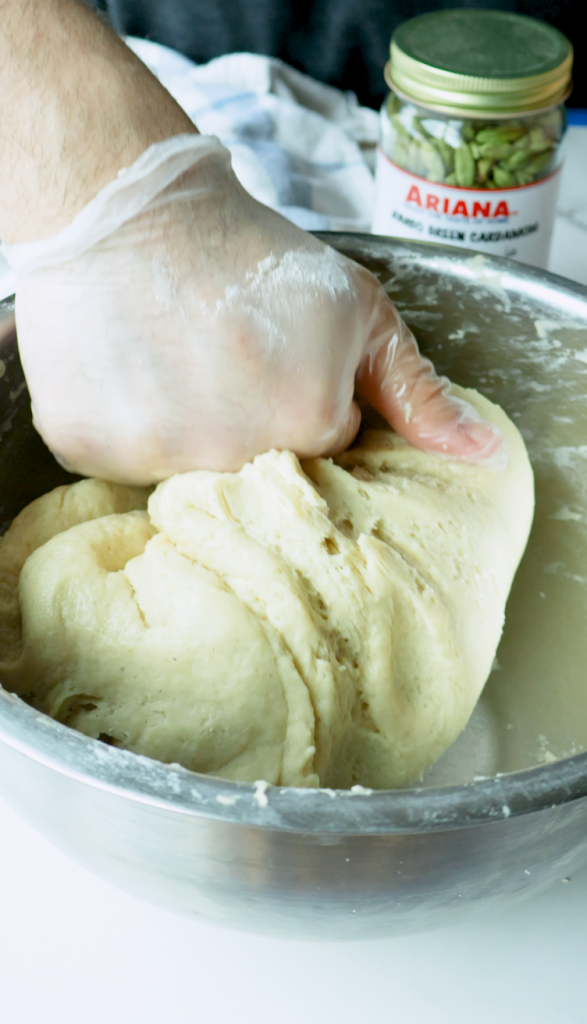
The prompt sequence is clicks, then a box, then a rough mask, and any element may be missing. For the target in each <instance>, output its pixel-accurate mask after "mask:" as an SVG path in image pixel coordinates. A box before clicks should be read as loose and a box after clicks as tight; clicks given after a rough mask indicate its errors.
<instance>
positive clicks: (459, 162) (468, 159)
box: [455, 142, 475, 188]
mask: <svg viewBox="0 0 587 1024" xmlns="http://www.w3.org/2000/svg"><path fill="white" fill-rule="evenodd" d="M455 174H456V178H457V185H460V186H461V188H470V187H471V185H472V184H473V182H474V181H475V161H474V159H473V154H472V153H471V150H470V148H469V146H468V145H467V143H466V142H462V143H461V145H460V146H459V148H458V149H457V151H456V153H455Z"/></svg>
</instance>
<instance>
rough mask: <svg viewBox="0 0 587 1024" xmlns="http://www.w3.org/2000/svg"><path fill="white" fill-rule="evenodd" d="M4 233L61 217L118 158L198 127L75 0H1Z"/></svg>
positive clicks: (62, 220) (24, 235)
mask: <svg viewBox="0 0 587 1024" xmlns="http://www.w3.org/2000/svg"><path fill="white" fill-rule="evenodd" d="M0 95H1V96H3V97H4V102H3V113H2V118H1V119H0V238H1V239H2V240H3V241H5V242H10V243H13V242H24V241H29V240H33V239H39V238H44V237H46V236H48V235H51V234H53V233H54V232H56V231H59V230H60V229H61V228H63V227H65V225H66V224H68V223H69V222H70V221H71V220H72V218H73V217H74V216H75V215H76V214H77V213H78V212H79V211H80V210H81V209H82V208H83V206H85V204H86V203H87V202H89V200H90V199H92V198H93V197H94V196H95V195H96V194H97V192H98V191H99V190H100V189H101V188H102V187H103V186H104V185H106V184H107V183H108V182H109V181H111V180H112V179H113V178H114V177H115V176H116V174H117V173H118V171H119V169H120V168H121V167H126V166H128V165H129V164H130V163H132V162H133V161H134V160H136V159H137V158H138V157H139V156H140V154H141V153H142V152H144V150H145V149H146V148H147V147H148V146H150V145H152V144H153V143H155V142H160V141H161V140H162V139H165V138H168V137H169V136H172V135H177V134H180V133H182V132H190V131H192V132H195V131H196V129H195V127H194V125H193V124H192V122H191V121H190V120H189V118H188V117H187V115H186V114H185V113H184V112H183V111H182V110H181V108H180V107H179V106H178V104H177V103H176V102H175V100H174V99H172V97H171V96H170V95H169V93H168V92H166V90H165V89H164V88H163V87H162V86H161V85H160V83H159V82H158V81H157V80H156V79H155V78H154V77H153V75H152V74H151V73H150V71H148V70H147V68H145V66H144V65H143V64H142V63H141V62H140V61H139V60H138V58H136V57H135V55H134V54H133V53H132V52H131V51H130V50H129V49H128V47H126V46H125V45H124V43H123V42H122V41H121V40H120V39H118V37H117V36H116V35H115V34H114V33H113V32H112V31H111V30H110V29H109V28H108V26H107V25H105V24H103V22H101V21H100V19H99V18H97V17H96V16H95V15H94V14H92V12H91V11H89V10H87V8H85V7H84V6H83V5H82V4H81V3H79V2H78V0H0Z"/></svg>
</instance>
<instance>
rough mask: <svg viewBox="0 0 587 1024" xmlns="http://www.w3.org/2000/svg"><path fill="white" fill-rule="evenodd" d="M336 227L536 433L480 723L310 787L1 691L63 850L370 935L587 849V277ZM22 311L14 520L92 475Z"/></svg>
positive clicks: (18, 765)
mask: <svg viewBox="0 0 587 1024" xmlns="http://www.w3.org/2000/svg"><path fill="white" fill-rule="evenodd" d="M324 237H325V239H326V240H327V241H329V242H330V244H332V245H334V246H335V247H336V248H339V249H341V251H343V252H345V253H347V254H348V255H350V256H352V257H353V258H354V259H357V260H358V261H360V262H362V263H365V264H366V265H367V266H369V267H370V268H371V269H373V270H374V271H375V272H376V273H377V274H378V275H379V276H380V278H381V279H382V280H383V281H384V283H386V287H387V288H388V290H389V292H390V294H391V296H392V298H393V299H394V300H395V301H396V302H397V303H398V305H400V307H401V308H402V310H403V312H404V316H405V317H406V319H407V320H408V322H409V323H410V324H411V325H412V327H413V328H414V330H415V332H416V334H417V336H418V337H419V339H420V341H421V345H422V347H423V349H424V350H425V351H427V352H428V353H429V354H430V355H431V357H432V358H433V359H434V361H435V362H436V364H437V365H439V366H440V368H441V369H442V370H444V371H447V372H449V373H450V374H451V375H452V376H453V377H454V378H455V379H456V380H458V381H459V382H460V383H463V384H466V385H476V386H478V387H479V388H480V390H483V391H485V392H486V393H487V394H488V395H489V397H491V398H493V399H495V400H496V401H499V402H501V404H503V405H504V407H505V408H506V409H507V411H508V412H509V413H510V414H511V415H513V416H514V418H515V419H516V421H517V422H518V423H519V425H520V426H521V428H522V430H523V432H524V436H525V437H526V439H527V443H528V445H529V449H530V452H531V455H532V458H533V462H534V466H535V471H536V478H537V516H536V523H535V528H534V530H533V534H532V538H531V541H530V544H529V547H528V551H527V554H526V556H525V558H524V560H523V563H522V566H521V569H520V572H519V573H518V576H517V578H516V583H515V585H514V589H513V592H512V596H511V599H510V603H509V606H508V616H507V625H506V630H505V633H504V638H503V641H502V644H501V647H500V650H499V652H498V662H499V664H498V665H496V671H495V672H493V673H492V675H491V677H490V681H489V683H488V685H487V687H486V690H485V694H484V697H483V700H482V706H481V707H482V715H481V719H479V717H477V719H476V722H477V724H476V725H475V723H473V726H472V727H471V728H469V729H468V730H467V731H466V732H465V734H464V737H463V740H462V741H460V743H459V742H458V743H457V745H455V748H454V749H453V750H452V751H450V752H449V753H448V754H447V755H445V758H443V759H442V760H441V762H440V764H439V767H438V769H436V771H435V772H432V773H431V774H430V776H429V777H428V778H427V779H425V780H424V781H423V783H422V785H421V786H419V787H418V788H413V789H409V790H402V791H393V792H373V793H369V792H361V791H356V792H341V791H339V792H334V791H326V790H316V791H311V790H310V791H308V790H296V789H280V788H271V787H269V788H266V787H265V786H264V784H257V785H256V786H251V785H246V784H239V783H230V782H225V781H221V780H218V779H214V778H208V777H205V776H200V775H195V774H193V773H190V772H188V771H186V770H184V769H182V768H180V767H178V766H173V765H172V766H168V765H163V764H160V763H158V762H155V761H151V760H149V759H146V758H140V757H137V756H135V755H134V754H131V753H127V752H125V751H121V750H117V749H115V748H113V747H109V746H106V745H104V744H103V743H100V742H98V741H94V740H90V739H88V738H87V737H85V736H82V735H80V734H78V733H76V732H74V731H72V730H70V729H68V728H66V727H65V726H62V725H60V724H58V723H56V722H53V721H52V720H51V719H49V718H47V717H45V716H44V715H41V714H39V713H38V712H36V711H35V710H34V709H32V708H30V707H29V706H27V705H26V704H24V703H23V702H22V701H21V700H19V699H18V698H16V697H14V696H13V695H11V694H9V693H6V692H5V691H1V690H0V785H1V788H2V791H3V793H4V795H5V796H6V798H7V799H8V800H9V801H10V802H11V803H12V805H13V806H14V807H15V808H16V809H17V810H18V811H19V812H20V813H21V814H22V815H23V816H24V817H25V818H27V819H28V821H29V822H31V824H33V825H34V826H35V827H36V828H37V829H38V830H39V831H40V832H41V833H43V835H45V836H46V837H47V838H48V839H50V840H51V841H52V842H53V843H55V845H56V846H58V847H59V848H61V849H62V850H63V851H64V852H66V853H67V854H68V855H70V856H71V857H73V858H74V859H75V860H77V861H79V862H80V863H81V864H83V865H84V866H86V867H87V868H89V869H91V870H93V871H95V872H96V873H97V874H99V875H101V876H102V877H103V878H106V879H108V880H109V881H111V882H112V883H113V884H115V885H118V886H120V887H121V888H123V889H125V890H127V891H129V892H132V893H134V894H135V895H138V896H141V897H143V898H145V899H147V900H149V901H152V902H154V903H157V904H160V905H162V906H164V907H167V908H169V909H173V910H177V911H181V912H184V913H188V914H193V915H197V916H203V917H207V918H209V919H211V920H214V921H217V922H219V923H223V924H227V925H231V926H235V927H242V928H248V929H254V930H258V931H263V932H266V933H273V934H278V935H282V936H299V937H310V938H319V937H325V938H326V937H327V938H358V937H361V936H364V937H368V938H371V937H376V936H382V935H389V934H392V933H397V932H401V931H408V930H416V929H423V928H428V927H432V926H436V925H443V924H448V923H450V922H456V921H457V920H460V919H461V918H463V917H464V916H465V915H467V914H471V913H473V912H476V911H477V910H478V909H479V908H480V907H481V906H482V905H483V906H490V905H498V904H503V903H510V902H511V901H512V900H514V899H518V898H521V897H523V896H525V895H527V894H528V893H530V892H532V891H537V890H539V889H542V888H545V887H546V886H547V885H548V884H550V883H551V882H553V881H554V880H556V879H560V878H561V877H564V876H566V875H568V874H569V873H570V872H572V871H573V870H574V869H575V868H576V867H578V866H579V865H581V864H583V863H584V862H586V861H587V754H586V753H583V752H582V751H583V750H584V749H585V748H587V685H586V684H587V679H586V673H585V665H586V664H587V629H586V628H585V588H586V587H587V487H586V483H585V473H584V469H585V468H586V467H587V462H586V461H585V460H586V457H587V389H586V388H585V383H586V382H587V289H585V288H581V287H580V286H579V285H574V284H571V283H570V282H568V281H565V280H563V279H561V278H556V277H554V276H552V275H548V274H545V273H543V272H541V271H537V270H534V269H532V268H529V267H525V266H522V265H520V264H515V263H511V262H509V261H506V260H498V259H483V258H482V257H480V256H474V255H473V254H469V253H466V252H463V251H462V250H453V249H449V248H444V247H436V246H429V245H426V244H408V243H406V242H403V241H402V242H399V241H393V240H389V239H383V238H376V237H373V236H366V235H365V236H361V235H338V234H333V235H326V236H324ZM11 311H12V305H11V303H10V302H7V303H4V304H3V306H2V310H1V312H2V316H3V318H4V320H3V323H2V324H0V358H1V359H2V363H1V364H0V373H2V372H3V376H2V377H1V380H0V443H1V449H0V450H1V452H2V458H1V460H0V503H1V514H0V519H1V520H2V521H3V523H4V525H7V524H8V522H9V521H10V520H11V519H12V518H13V516H14V515H15V514H16V512H18V511H19V510H20V509H21V508H22V507H23V506H24V505H25V504H26V503H27V502H28V501H30V500H32V499H33V498H34V497H36V496H37V495H39V494H41V493H43V492H44V491H46V490H48V489H49V488H51V487H53V486H56V485H57V484H59V483H62V482H63V481H65V480H70V479H72V478H71V477H69V476H68V475H67V474H66V473H64V471H63V470H61V469H60V468H59V466H58V465H57V463H56V462H55V461H54V460H53V458H52V457H51V455H50V454H49V452H48V451H47V449H46V448H45V447H44V445H43V444H42V442H41V441H40V439H39V438H38V437H37V435H36V434H35V431H34V429H33V427H32V424H31V419H30V412H29V400H28V395H27V392H26V386H25V384H24V380H23V377H22V371H21V368H20V364H19V361H18V355H17V351H16V344H15V334H14V324H13V320H12V312H11ZM480 723H481V724H480ZM475 730H477V731H475ZM455 752H456V753H455Z"/></svg>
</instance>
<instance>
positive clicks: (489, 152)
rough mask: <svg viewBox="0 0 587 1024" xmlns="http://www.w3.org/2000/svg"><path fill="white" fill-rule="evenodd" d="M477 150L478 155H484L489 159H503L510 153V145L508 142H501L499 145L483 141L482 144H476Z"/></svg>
mask: <svg viewBox="0 0 587 1024" xmlns="http://www.w3.org/2000/svg"><path fill="white" fill-rule="evenodd" d="M477 151H478V153H479V157H486V158H487V159H489V160H505V158H506V157H507V156H509V155H510V153H511V151H512V147H511V146H510V144H509V142H502V143H501V144H500V145H498V144H496V143H489V142H484V143H483V145H481V146H477Z"/></svg>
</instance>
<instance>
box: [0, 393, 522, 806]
mask: <svg viewBox="0 0 587 1024" xmlns="http://www.w3.org/2000/svg"><path fill="white" fill-rule="evenodd" d="M454 390H455V392H456V393H457V394H462V395H463V397H466V399H467V400H468V401H469V402H471V404H473V405H474V406H475V407H476V408H477V409H478V411H479V412H480V413H481V415H482V416H483V417H484V418H486V419H489V420H490V421H492V422H493V423H495V424H496V425H497V426H498V427H499V428H500V430H501V431H502V433H503V435H504V436H505V439H506V443H507V446H508V452H509V459H508V462H507V465H506V466H504V467H502V468H500V469H488V468H484V467H483V466H481V465H474V464H467V463H459V462H451V461H449V460H445V459H441V458H438V457H437V456H435V455H431V454H428V453H425V452H421V451H418V450H416V449H414V448H411V447H410V446H409V445H408V444H407V443H406V442H405V441H403V440H402V439H401V438H399V437H398V436H397V435H396V434H394V433H393V431H391V430H390V429H389V428H384V427H383V426H382V421H379V420H378V418H376V417H374V419H373V421H372V423H371V424H370V425H369V424H367V426H366V427H365V429H364V430H363V432H362V434H361V436H360V438H359V440H358V442H357V443H356V444H355V445H354V446H353V448H351V449H350V450H349V451H347V452H345V453H343V454H342V455H340V456H338V457H337V458H336V459H335V460H330V459H312V460H308V461H305V462H303V463H302V464H300V462H299V461H298V460H297V458H296V457H295V456H294V455H293V454H292V453H291V452H276V451H272V452H268V453H267V454H265V455H261V456H258V457H257V458H256V459H255V460H254V462H253V463H250V464H247V465H246V466H244V467H243V469H242V470H241V471H240V472H239V473H234V474H230V473H225V474H222V473H212V472H204V471H200V472H195V473H185V474H180V475H177V476H175V477H172V478H171V479H169V480H167V481H164V482H163V483H161V484H160V485H159V486H158V487H157V488H156V489H155V491H154V492H153V493H152V494H151V495H150V497H149V496H148V493H149V492H148V491H146V490H143V489H140V488H122V487H118V486H115V485H111V484H107V483H103V482H100V481H91V480H88V481H82V482H81V483H78V484H73V485H72V486H71V487H66V488H58V489H57V490H56V491H53V492H51V493H50V494H48V495H45V496H44V497H42V498H40V499H38V500H37V502H33V504H32V505H30V506H28V508H27V509H25V510H24V511H23V512H22V513H21V514H20V515H19V516H18V517H17V519H16V520H15V522H14V523H13V525H12V527H11V528H10V530H9V531H8V532H7V534H6V536H5V537H4V538H3V539H2V541H0V680H1V681H2V684H3V685H4V686H5V687H6V688H7V689H9V690H12V691H13V692H15V693H18V694H20V695H21V696H23V697H24V698H25V699H26V700H27V701H29V702H30V703H31V704H33V705H34V706H35V707H36V708H38V709H39V710H40V711H42V712H45V713H47V714H51V715H53V716H54V717H56V718H58V719H59V720H60V721H63V722H65V723H66V724H68V725H71V726H72V727H74V728H77V729H79V730H80V731H82V732H84V733H86V734H87V735H88V736H92V737H94V738H96V739H102V740H103V741H104V742H108V743H112V744H115V745H119V746H123V747H125V748H128V749H130V750H133V751H135V752H136V753H140V754H143V755H147V756H150V757H154V758H157V759H159V760H162V761H165V762H168V763H180V764H183V765H185V766H186V767H187V768H190V769H192V770H194V771H198V772H207V773H211V774H214V775H218V776H221V777H224V778H231V779H240V780H244V781H250V782H252V781H254V780H255V779H259V778H262V779H265V780H267V782H269V783H272V784H279V785H295V786H317V785H322V786H327V787H331V788H334V787H342V788H346V787H351V786H353V785H356V784H361V785H364V786H368V787H371V788H388V787H389V788H391V787H395V786H400V785H404V784H407V783H410V782H412V781H414V780H416V779H418V778H420V777H421V775H422V774H423V772H424V771H425V770H426V769H427V768H428V767H429V766H430V765H431V764H432V763H433V762H434V761H435V760H437V758H438V757H440V755H441V754H442V753H443V752H444V751H445V750H446V748H447V747H448V746H450V744H451V743H452V742H453V741H454V740H455V739H456V737H457V736H458V734H459V733H460V732H461V730H462V729H463V728H464V726H465V725H466V723H467V720H468V718H469V716H470V714H471V712H472V710H473V707H474V705H475V703H476V701H477V699H478V697H479V694H480V692H481V690H482V688H483V685H484V683H485V681H486V679H487V677H488V675H489V672H490V670H491V665H492V662H493V658H494V655H495V651H496V648H497V645H498V642H499V638H500V635H501V631H502V628H503V622H504V611H505V603H506V600H507V596H508V593H509V590H510V587H511V583H512V580H513V576H514V573H515V570H516V568H517V565H518V562H519V560H520V558H521V555H522V553H523V550H524V547H525V544H526V540H527V537H528V533H529V530H530V526H531V521H532V514H533V504H534V498H533V480H532V471H531V468H530V464H529V461H528V457H527V454H526V451H525V448H524V444H523V441H522V439H521V437H520V435H519V433H518V431H517V430H516V428H515V426H514V425H513V424H512V423H511V421H510V420H509V419H508V418H507V416H506V415H505V413H504V412H503V411H502V410H501V409H499V408H498V407H497V406H495V405H492V404H491V403H490V402H488V401H487V400H486V399H484V398H482V397H481V396H480V395H478V394H477V393H476V392H474V391H466V392H465V391H463V390H462V389H459V388H456V387H455V388H454ZM147 502H148V511H145V507H146V506H147Z"/></svg>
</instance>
